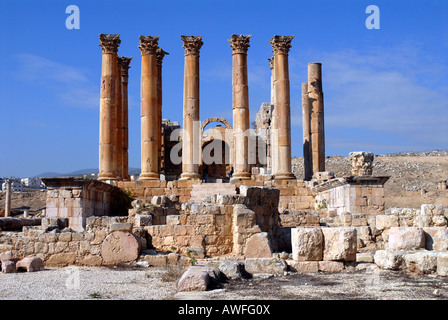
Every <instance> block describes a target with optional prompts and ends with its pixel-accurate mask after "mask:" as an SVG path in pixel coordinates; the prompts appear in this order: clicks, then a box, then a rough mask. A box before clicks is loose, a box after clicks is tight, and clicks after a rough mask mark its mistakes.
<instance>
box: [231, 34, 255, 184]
mask: <svg viewBox="0 0 448 320" xmlns="http://www.w3.org/2000/svg"><path fill="white" fill-rule="evenodd" d="M250 37H251V35H248V36H245V35H232V37H231V38H230V39H229V42H230V47H231V48H232V102H233V106H232V107H233V135H234V150H235V156H234V159H235V160H234V173H233V176H232V181H239V180H245V179H250V178H251V174H250V166H249V129H250V121H249V86H248V79H247V49H248V48H249V39H250Z"/></svg>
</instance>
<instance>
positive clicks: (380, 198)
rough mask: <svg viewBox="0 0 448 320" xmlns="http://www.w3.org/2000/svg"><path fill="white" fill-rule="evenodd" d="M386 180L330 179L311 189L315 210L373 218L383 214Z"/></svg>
mask: <svg viewBox="0 0 448 320" xmlns="http://www.w3.org/2000/svg"><path fill="white" fill-rule="evenodd" d="M386 181H387V178H372V179H371V178H368V179H363V180H361V179H360V180H355V179H353V178H351V177H348V178H339V179H331V180H328V181H325V182H323V183H320V184H318V185H316V186H314V187H313V190H314V192H315V194H316V209H327V210H328V211H336V213H337V214H338V215H340V214H342V213H344V212H350V213H364V214H366V215H367V216H375V215H378V214H383V213H384V209H385V207H384V205H385V200H384V187H383V185H384V183H385V182H386Z"/></svg>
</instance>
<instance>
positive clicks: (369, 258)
mask: <svg viewBox="0 0 448 320" xmlns="http://www.w3.org/2000/svg"><path fill="white" fill-rule="evenodd" d="M356 262H374V259H373V253H368V252H366V253H357V254H356Z"/></svg>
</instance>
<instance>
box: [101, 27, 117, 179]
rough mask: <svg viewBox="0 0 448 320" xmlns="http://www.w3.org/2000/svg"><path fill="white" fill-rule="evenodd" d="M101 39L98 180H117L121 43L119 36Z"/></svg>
mask: <svg viewBox="0 0 448 320" xmlns="http://www.w3.org/2000/svg"><path fill="white" fill-rule="evenodd" d="M99 38H100V46H101V47H102V50H103V54H102V67H101V98H100V146H99V174H98V180H116V179H117V154H116V152H115V151H116V150H115V149H116V146H115V143H116V120H117V119H116V118H117V105H116V104H117V89H118V88H117V52H118V46H119V45H120V42H121V41H120V36H119V35H118V34H100V35H99Z"/></svg>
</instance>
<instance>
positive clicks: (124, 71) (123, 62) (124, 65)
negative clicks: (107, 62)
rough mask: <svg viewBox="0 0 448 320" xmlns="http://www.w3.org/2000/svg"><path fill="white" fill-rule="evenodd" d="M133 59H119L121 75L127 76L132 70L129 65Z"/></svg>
mask: <svg viewBox="0 0 448 320" xmlns="http://www.w3.org/2000/svg"><path fill="white" fill-rule="evenodd" d="M131 60H132V57H118V66H119V67H120V69H121V75H122V76H127V75H128V70H129V68H130V66H129V64H130V63H131Z"/></svg>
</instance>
